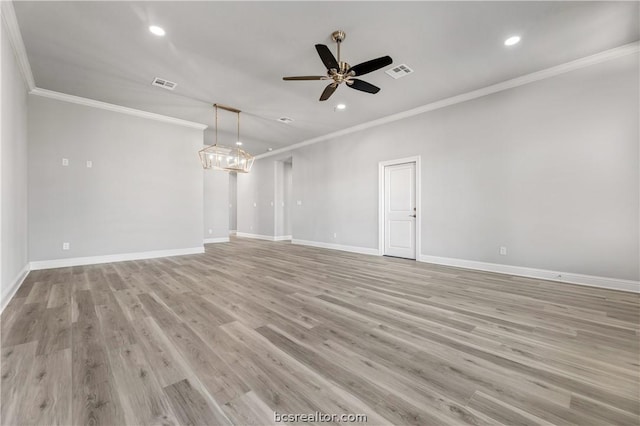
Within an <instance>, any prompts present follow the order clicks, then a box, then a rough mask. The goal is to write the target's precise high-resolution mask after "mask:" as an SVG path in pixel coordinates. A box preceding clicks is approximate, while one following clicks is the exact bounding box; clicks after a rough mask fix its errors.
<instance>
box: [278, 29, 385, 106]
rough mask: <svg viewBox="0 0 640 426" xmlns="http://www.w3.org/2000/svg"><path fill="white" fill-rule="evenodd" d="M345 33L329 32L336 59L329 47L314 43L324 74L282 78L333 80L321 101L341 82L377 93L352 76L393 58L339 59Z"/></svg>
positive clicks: (375, 88) (368, 71) (285, 78)
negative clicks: (336, 48) (325, 72)
mask: <svg viewBox="0 0 640 426" xmlns="http://www.w3.org/2000/svg"><path fill="white" fill-rule="evenodd" d="M346 36H347V35H346V34H345V32H344V31H334V32H333V33H332V34H331V38H332V39H333V41H335V42H336V43H337V44H338V59H336V58H335V56H333V54H332V53H331V51H330V50H329V48H328V47H327V46H326V45H324V44H316V50H317V51H318V55H320V59H321V60H322V63H323V64H324V66H325V67H327V75H326V76H324V75H323V76H315V75H310V76H300V77H282V79H283V80H333V81H332V82H331V83H330V84H329V85H328V86H327V87H325V89H324V91H323V92H322V95H320V100H321V101H326V100H327V99H329V97H330V96H331V95H333V92H335V91H336V89H337V88H338V86H339V85H340V84H341V83H346V84H347V86H348V87H351V88H352V89H356V90H360V91H362V92H367V93H378V92H379V91H380V88H379V87H377V86H374V85H373V84H371V83H367V82H366V81H363V80H360V79H357V78H354V77H356V76H358V77H359V76H361V75H365V74H368V73H370V72H373V71H376V70H379V69H380V68H383V67H386V66H387V65H391V63H392V62H393V60H392V59H391V57H390V56H382V57H380V58H376V59H372V60H370V61H367V62H363V63H361V64H358V65H355V66H353V67H352V66H351V65H349V64H348V63H346V62H342V61H341V60H340V43H342V41H343V40H344V39H345V37H346Z"/></svg>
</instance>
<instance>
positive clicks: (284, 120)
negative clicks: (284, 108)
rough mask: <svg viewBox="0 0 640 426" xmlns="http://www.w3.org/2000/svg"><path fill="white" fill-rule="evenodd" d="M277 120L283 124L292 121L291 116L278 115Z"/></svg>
mask: <svg viewBox="0 0 640 426" xmlns="http://www.w3.org/2000/svg"><path fill="white" fill-rule="evenodd" d="M278 121H279V122H281V123H284V124H291V123H293V118H289V117H280V118H278Z"/></svg>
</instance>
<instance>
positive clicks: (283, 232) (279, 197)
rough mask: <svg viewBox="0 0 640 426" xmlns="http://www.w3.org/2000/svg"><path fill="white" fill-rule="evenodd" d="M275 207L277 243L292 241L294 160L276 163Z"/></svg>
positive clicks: (289, 158)
mask: <svg viewBox="0 0 640 426" xmlns="http://www.w3.org/2000/svg"><path fill="white" fill-rule="evenodd" d="M274 196H275V205H274V212H273V213H274V215H273V217H274V235H275V240H276V241H286V240H291V239H292V235H293V230H292V228H293V224H292V222H293V220H292V216H291V214H292V210H291V203H292V199H293V158H292V157H288V158H285V159H283V160H278V161H276V163H275V194H274Z"/></svg>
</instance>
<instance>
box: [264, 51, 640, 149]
mask: <svg viewBox="0 0 640 426" xmlns="http://www.w3.org/2000/svg"><path fill="white" fill-rule="evenodd" d="M639 51H640V42H638V41H635V42H633V43H629V44H625V45H622V46H619V47H616V48H613V49H609V50H605V51H603V52H600V53H596V54H594V55H590V56H586V57H584V58H580V59H576V60H573V61H570V62H566V63H564V64H560V65H556V66H553V67H551V68H547V69H544V70H541V71H536V72H533V73H531V74H526V75H523V76H520V77H516V78H513V79H511V80H505V81H503V82H500V83H497V84H493V85H491V86H487V87H483V88H481V89H477V90H473V91H471V92H467V93H463V94H460V95H456V96H452V97H450V98H445V99H441V100H439V101H436V102H432V103H429V104H426V105H422V106H419V107H417V108H413V109H410V110H407V111H403V112H399V113H396V114H392V115H388V116H386V117H382V118H379V119H376V120H373V121H368V122H366V123H362V124H358V125H356V126H353V127H349V128H346V129H342V130H338V131H337V132H333V133H328V134H326V135H323V136H318V137H316V138H313V139H307V140H305V141H302V142H298V143H295V144H293V145H289V146H286V147H283V148H278V149H274V150H273V151H271V152H265V153H264V154H260V155H256V157H255V158H256V160H257V159H260V158H265V157H271V156H272V155H277V154H280V153H284V152H287V151H292V150H294V149H297V148H301V147H303V146H307V145H313V144H316V143H318V142H323V141H327V140H330V139H335V138H338V137H341V136H344V135H348V134H351V133H355V132H359V131H362V130H365V129H370V128H372V127H376V126H381V125H383V124H387V123H392V122H394V121H398V120H403V119H405V118H409V117H413V116H415V115H419V114H424V113H425V112H429V111H434V110H437V109H441V108H446V107H448V106H451V105H455V104H459V103H462V102H467V101H470V100H472V99H477V98H480V97H482V96H487V95H491V94H493V93H498V92H502V91H504V90H508V89H513V88H515V87H519V86H523V85H525V84H529V83H533V82H536V81H540V80H544V79H547V78H551V77H555V76H557V75H560V74H564V73H567V72H569V71H574V70H577V69H580V68H584V67H588V66H591V65H596V64H600V63H602V62H606V61H610V60H612V59H617V58H620V57H623V56H627V55H631V54H633V53H637V52H639Z"/></svg>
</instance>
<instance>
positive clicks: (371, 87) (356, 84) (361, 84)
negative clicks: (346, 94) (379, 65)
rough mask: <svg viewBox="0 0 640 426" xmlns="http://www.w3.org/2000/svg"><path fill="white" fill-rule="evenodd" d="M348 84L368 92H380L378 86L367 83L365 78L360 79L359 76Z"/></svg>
mask: <svg viewBox="0 0 640 426" xmlns="http://www.w3.org/2000/svg"><path fill="white" fill-rule="evenodd" d="M347 86H349V87H351V88H352V89H356V90H360V91H361V92H367V93H378V92H379V91H380V88H379V87H378V86H374V85H373V84H371V83H367V82H366V81H363V80H358V79H357V78H354V79H351V80H349V81H347Z"/></svg>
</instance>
